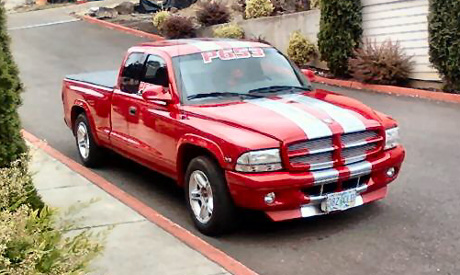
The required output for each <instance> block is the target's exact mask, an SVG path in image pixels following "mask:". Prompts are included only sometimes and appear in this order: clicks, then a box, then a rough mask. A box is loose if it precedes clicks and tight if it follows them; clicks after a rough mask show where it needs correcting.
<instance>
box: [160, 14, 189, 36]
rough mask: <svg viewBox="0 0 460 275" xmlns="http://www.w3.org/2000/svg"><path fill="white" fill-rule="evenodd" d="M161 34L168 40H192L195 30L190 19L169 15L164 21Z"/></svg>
mask: <svg viewBox="0 0 460 275" xmlns="http://www.w3.org/2000/svg"><path fill="white" fill-rule="evenodd" d="M161 33H162V35H164V36H165V37H166V38H168V39H179V38H194V37H196V28H195V25H194V24H193V21H192V20H191V19H190V18H188V17H184V16H180V15H171V16H169V17H168V18H167V19H166V20H165V21H164V23H163V25H162V29H161Z"/></svg>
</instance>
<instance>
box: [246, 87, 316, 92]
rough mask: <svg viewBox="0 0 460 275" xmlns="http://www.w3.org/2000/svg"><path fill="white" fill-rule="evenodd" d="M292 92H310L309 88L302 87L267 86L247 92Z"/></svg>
mask: <svg viewBox="0 0 460 275" xmlns="http://www.w3.org/2000/svg"><path fill="white" fill-rule="evenodd" d="M294 90H301V91H311V88H309V87H302V86H268V87H262V88H257V89H252V90H249V92H248V93H249V94H271V93H278V92H292V91H294Z"/></svg>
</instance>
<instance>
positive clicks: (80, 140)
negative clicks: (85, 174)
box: [74, 113, 103, 167]
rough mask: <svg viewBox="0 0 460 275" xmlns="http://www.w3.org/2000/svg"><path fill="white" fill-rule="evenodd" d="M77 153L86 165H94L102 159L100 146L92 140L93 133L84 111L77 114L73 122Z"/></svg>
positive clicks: (98, 163)
mask: <svg viewBox="0 0 460 275" xmlns="http://www.w3.org/2000/svg"><path fill="white" fill-rule="evenodd" d="M74 133H75V141H76V144H77V149H78V155H79V156H80V159H81V161H82V162H83V164H84V165H85V166H87V167H96V166H98V165H100V163H101V160H102V153H103V152H102V148H101V147H99V146H98V145H97V144H96V143H95V142H94V137H93V133H92V131H91V127H90V126H89V123H88V118H87V117H86V115H85V114H84V113H82V114H80V115H78V117H77V119H76V120H75V124H74Z"/></svg>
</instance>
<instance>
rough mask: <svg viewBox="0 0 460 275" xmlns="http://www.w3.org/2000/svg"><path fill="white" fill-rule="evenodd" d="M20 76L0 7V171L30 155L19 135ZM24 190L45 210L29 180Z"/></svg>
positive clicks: (34, 206) (33, 202)
mask: <svg viewBox="0 0 460 275" xmlns="http://www.w3.org/2000/svg"><path fill="white" fill-rule="evenodd" d="M18 73H19V72H18V69H17V67H16V64H15V63H14V60H13V56H12V54H11V51H10V39H9V37H8V34H7V29H6V14H5V9H4V8H3V5H0V168H3V167H8V166H9V165H10V164H11V163H13V162H14V161H16V160H18V159H20V158H21V157H22V156H23V155H24V154H25V153H27V146H26V144H25V141H24V140H23V139H22V136H21V133H20V130H21V122H20V120H19V114H18V107H19V106H20V105H21V95H20V94H21V92H22V84H21V81H20V80H19V76H18ZM21 169H22V170H23V172H24V174H28V171H27V166H24V167H22V168H21ZM25 188H26V189H27V194H28V197H27V203H28V204H29V205H30V206H32V208H33V209H40V208H42V207H43V206H44V205H43V202H42V201H41V199H40V197H39V196H38V195H37V192H36V191H35V188H34V186H33V184H32V180H31V179H30V178H29V180H28V182H27V183H26V186H25Z"/></svg>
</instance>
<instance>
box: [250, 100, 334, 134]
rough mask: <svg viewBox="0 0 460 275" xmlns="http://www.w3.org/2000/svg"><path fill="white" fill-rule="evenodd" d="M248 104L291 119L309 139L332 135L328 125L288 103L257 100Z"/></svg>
mask: <svg viewBox="0 0 460 275" xmlns="http://www.w3.org/2000/svg"><path fill="white" fill-rule="evenodd" d="M248 102H250V103H252V104H255V105H257V106H260V107H263V108H266V109H269V110H271V111H273V112H276V113H278V114H280V115H282V116H284V117H285V118H287V119H289V120H290V121H292V122H293V123H295V124H296V125H297V126H298V127H299V128H300V129H302V131H303V132H304V133H305V135H306V136H307V138H308V139H314V138H320V137H327V136H331V135H332V131H331V129H330V128H329V126H328V125H327V124H326V123H324V122H323V121H321V120H320V119H318V118H317V117H315V116H313V115H312V114H310V113H308V112H306V111H303V110H301V109H299V108H296V107H292V106H290V105H289V104H287V103H283V102H280V101H277V100H271V99H255V100H251V101H248Z"/></svg>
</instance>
